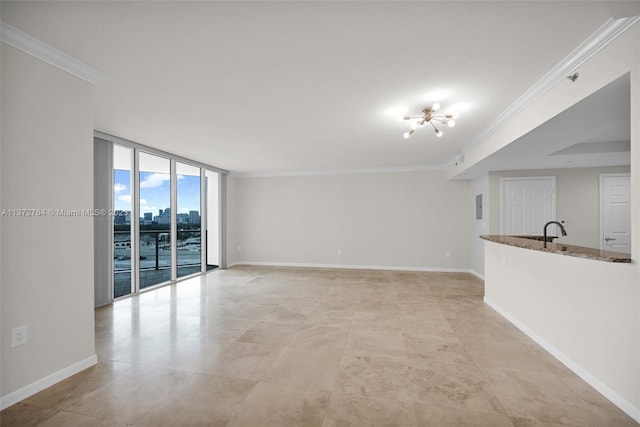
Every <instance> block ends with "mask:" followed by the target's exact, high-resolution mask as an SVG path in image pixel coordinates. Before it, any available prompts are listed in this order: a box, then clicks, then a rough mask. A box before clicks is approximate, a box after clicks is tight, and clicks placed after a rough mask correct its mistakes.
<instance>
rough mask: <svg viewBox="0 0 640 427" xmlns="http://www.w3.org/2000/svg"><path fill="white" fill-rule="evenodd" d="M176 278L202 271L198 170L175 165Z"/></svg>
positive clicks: (181, 164)
mask: <svg viewBox="0 0 640 427" xmlns="http://www.w3.org/2000/svg"><path fill="white" fill-rule="evenodd" d="M176 187H177V189H176V190H177V191H176V192H177V197H176V201H177V203H176V223H177V243H176V247H177V256H176V259H177V265H178V269H177V277H182V276H187V275H189V274H193V273H199V272H201V271H202V227H201V226H202V220H201V217H200V168H197V167H195V166H190V165H186V164H184V163H177V162H176Z"/></svg>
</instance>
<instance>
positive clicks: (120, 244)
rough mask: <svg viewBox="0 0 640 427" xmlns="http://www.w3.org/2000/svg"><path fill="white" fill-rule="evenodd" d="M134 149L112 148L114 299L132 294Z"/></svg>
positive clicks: (117, 146)
mask: <svg viewBox="0 0 640 427" xmlns="http://www.w3.org/2000/svg"><path fill="white" fill-rule="evenodd" d="M132 166H133V150H132V149H131V148H128V147H122V146H120V145H114V146H113V207H114V215H113V297H114V298H119V297H121V296H124V295H128V294H130V293H131V292H133V280H132V273H133V270H132V268H131V266H132V263H131V261H132V260H131V241H132V239H131V237H132V236H131V232H132V230H131V189H132V188H133V185H132V184H133V183H132V173H131V171H132V170H133V167H132Z"/></svg>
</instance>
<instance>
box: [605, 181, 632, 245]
mask: <svg viewBox="0 0 640 427" xmlns="http://www.w3.org/2000/svg"><path fill="white" fill-rule="evenodd" d="M630 194H631V179H630V177H629V175H628V174H602V175H600V248H601V249H605V250H608V251H614V252H626V253H631V206H630Z"/></svg>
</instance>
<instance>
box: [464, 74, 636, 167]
mask: <svg viewBox="0 0 640 427" xmlns="http://www.w3.org/2000/svg"><path fill="white" fill-rule="evenodd" d="M630 93H631V88H630V78H629V74H625V75H624V76H622V77H619V78H618V79H616V80H614V81H613V82H611V83H609V84H608V85H606V86H605V87H603V88H601V89H600V90H598V91H596V92H595V93H593V94H591V95H589V96H588V97H586V98H585V99H583V100H582V101H580V102H578V103H577V104H575V105H573V106H571V107H570V108H568V109H566V110H565V111H563V112H562V113H560V114H558V115H557V116H555V117H554V118H552V119H551V120H548V121H547V122H546V123H543V124H542V125H540V126H538V127H537V128H535V129H533V130H532V131H530V132H528V133H527V134H525V135H523V136H522V137H520V138H518V139H517V140H515V141H514V142H512V143H511V144H509V145H507V146H506V147H504V148H502V149H501V150H498V151H496V152H495V153H493V154H492V155H491V156H489V157H487V158H485V159H483V160H481V161H480V162H478V163H476V164H475V165H473V166H471V167H470V168H469V169H468V170H466V171H465V173H464V174H463V176H461V177H459V178H471V177H475V176H479V175H482V174H484V173H486V172H489V171H498V170H524V169H563V168H580V167H599V166H621V165H629V164H630V163H631V95H630Z"/></svg>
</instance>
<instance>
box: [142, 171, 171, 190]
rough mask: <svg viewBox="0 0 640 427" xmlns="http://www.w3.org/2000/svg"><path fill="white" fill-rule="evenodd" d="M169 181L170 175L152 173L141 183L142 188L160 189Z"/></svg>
mask: <svg viewBox="0 0 640 427" xmlns="http://www.w3.org/2000/svg"><path fill="white" fill-rule="evenodd" d="M169 179H170V178H169V174H167V173H152V174H149V175H147V176H146V177H145V178H144V180H142V181H140V188H156V187H160V186H162V184H164V183H165V182H167V181H169Z"/></svg>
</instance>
